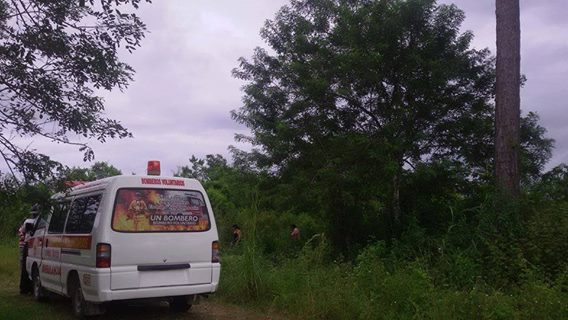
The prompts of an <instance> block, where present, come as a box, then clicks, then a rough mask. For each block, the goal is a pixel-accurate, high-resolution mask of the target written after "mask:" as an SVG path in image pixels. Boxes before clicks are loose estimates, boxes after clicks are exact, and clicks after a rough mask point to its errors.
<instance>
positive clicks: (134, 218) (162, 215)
mask: <svg viewBox="0 0 568 320" xmlns="http://www.w3.org/2000/svg"><path fill="white" fill-rule="evenodd" d="M112 229H113V231H114V232H113V233H112V235H111V246H112V248H111V250H112V253H111V289H112V290H120V289H135V288H149V287H163V286H180V285H194V284H205V283H211V277H212V263H211V246H212V242H213V241H215V240H217V239H216V238H217V235H216V234H215V232H213V231H212V230H211V223H210V218H209V213H208V210H207V206H206V204H205V201H204V198H203V195H202V194H201V193H200V192H199V191H191V190H180V189H172V190H168V189H152V188H123V189H119V190H118V192H117V195H116V200H115V204H114V209H113V217H112Z"/></svg>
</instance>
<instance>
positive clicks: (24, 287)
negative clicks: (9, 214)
mask: <svg viewBox="0 0 568 320" xmlns="http://www.w3.org/2000/svg"><path fill="white" fill-rule="evenodd" d="M39 213H40V207H39V205H37V204H34V205H33V207H32V210H31V216H32V218H28V219H26V220H24V223H22V226H21V227H20V228H19V229H18V236H19V238H20V243H19V247H20V294H28V293H31V292H32V282H31V281H30V278H29V276H28V272H27V270H26V258H27V257H28V242H27V240H28V238H29V237H30V235H31V232H32V230H33V227H34V225H35V223H36V221H37V218H38V216H39Z"/></svg>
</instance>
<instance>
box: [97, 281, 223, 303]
mask: <svg viewBox="0 0 568 320" xmlns="http://www.w3.org/2000/svg"><path fill="white" fill-rule="evenodd" d="M216 290H217V284H214V283H206V284H194V285H184V286H169V287H155V288H138V289H122V290H102V291H99V292H98V295H97V296H95V297H89V298H93V299H89V300H90V301H92V302H107V301H115V300H130V299H144V298H160V297H173V296H184V295H191V294H200V293H213V292H215V291H216Z"/></svg>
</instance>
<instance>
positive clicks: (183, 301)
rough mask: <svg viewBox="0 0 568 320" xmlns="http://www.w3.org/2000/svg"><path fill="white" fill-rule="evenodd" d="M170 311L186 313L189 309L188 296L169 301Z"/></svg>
mask: <svg viewBox="0 0 568 320" xmlns="http://www.w3.org/2000/svg"><path fill="white" fill-rule="evenodd" d="M170 309H171V310H172V311H174V312H187V311H188V310H189V309H191V303H190V302H189V296H179V297H173V298H172V299H171V300H170Z"/></svg>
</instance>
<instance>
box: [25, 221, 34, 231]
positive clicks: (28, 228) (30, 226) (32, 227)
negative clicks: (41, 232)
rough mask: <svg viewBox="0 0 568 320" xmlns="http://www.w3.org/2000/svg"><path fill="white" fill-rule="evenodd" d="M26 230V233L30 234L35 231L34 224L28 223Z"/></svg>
mask: <svg viewBox="0 0 568 320" xmlns="http://www.w3.org/2000/svg"><path fill="white" fill-rule="evenodd" d="M24 229H25V230H26V233H30V232H32V231H33V230H34V224H33V223H30V222H28V223H26V225H25V227H24Z"/></svg>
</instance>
